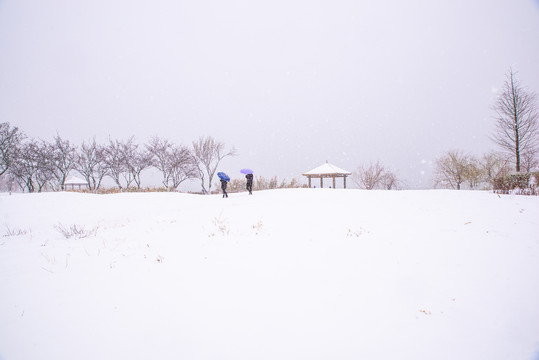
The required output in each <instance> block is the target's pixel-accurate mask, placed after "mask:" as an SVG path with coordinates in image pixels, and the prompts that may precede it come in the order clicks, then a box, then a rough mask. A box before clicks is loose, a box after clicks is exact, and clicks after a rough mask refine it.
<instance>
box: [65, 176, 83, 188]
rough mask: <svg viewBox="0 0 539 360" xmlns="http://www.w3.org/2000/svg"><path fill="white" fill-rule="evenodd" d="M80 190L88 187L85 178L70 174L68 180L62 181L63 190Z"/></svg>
mask: <svg viewBox="0 0 539 360" xmlns="http://www.w3.org/2000/svg"><path fill="white" fill-rule="evenodd" d="M76 189H78V190H82V189H88V183H87V182H86V180H83V179H81V178H78V177H76V176H72V177H71V178H70V179H69V180H66V182H65V183H64V190H76Z"/></svg>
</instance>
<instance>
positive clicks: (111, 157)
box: [104, 138, 132, 191]
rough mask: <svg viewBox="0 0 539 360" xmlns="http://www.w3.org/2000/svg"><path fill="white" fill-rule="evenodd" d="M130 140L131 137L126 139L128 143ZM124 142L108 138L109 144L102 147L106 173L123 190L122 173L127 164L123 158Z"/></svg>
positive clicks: (125, 169)
mask: <svg viewBox="0 0 539 360" xmlns="http://www.w3.org/2000/svg"><path fill="white" fill-rule="evenodd" d="M131 141H132V138H131V139H129V140H128V143H129V142H131ZM125 147H126V144H125V143H122V142H121V141H118V140H114V141H113V140H110V139H109V145H108V146H106V147H105V149H104V155H105V157H104V161H105V164H106V165H107V168H108V173H107V175H108V176H109V177H111V178H112V180H114V182H115V183H116V185H117V186H118V188H119V189H120V191H123V189H124V187H123V185H122V182H121V178H122V175H123V174H124V173H125V172H127V164H126V160H125V153H124V149H125ZM127 186H129V179H128V180H127Z"/></svg>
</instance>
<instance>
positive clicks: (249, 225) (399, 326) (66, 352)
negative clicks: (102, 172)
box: [0, 189, 539, 360]
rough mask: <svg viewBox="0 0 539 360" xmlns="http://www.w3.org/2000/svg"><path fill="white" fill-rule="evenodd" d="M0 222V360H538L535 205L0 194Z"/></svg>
mask: <svg viewBox="0 0 539 360" xmlns="http://www.w3.org/2000/svg"><path fill="white" fill-rule="evenodd" d="M0 221H1V226H3V227H4V228H5V232H4V233H3V234H2V235H3V237H0V359H2V360H8V359H9V360H12V359H15V360H16V359H155V358H159V359H294V360H296V359H414V360H417V359H489V360H493V359H494V360H495V359H529V360H532V359H533V360H536V359H537V358H538V357H539V306H537V304H539V286H538V284H539V237H538V236H537V234H538V231H539V198H538V197H525V196H513V195H506V196H498V195H495V194H492V193H488V192H471V191H445V190H429V191H427V190H424V191H399V192H397V191H362V190H344V189H288V190H273V191H263V192H255V193H254V195H252V196H249V195H247V193H238V194H231V195H230V198H228V199H223V198H221V196H220V195H212V196H201V195H190V194H180V193H126V194H116V195H93V194H80V193H42V194H13V195H11V196H9V195H7V194H0ZM73 227H75V228H76V229H78V230H81V231H82V230H84V231H87V232H89V233H90V236H89V237H83V238H78V237H70V238H66V237H65V236H64V235H63V234H62V232H61V229H63V230H64V231H66V230H69V229H72V228H73ZM92 231H96V232H95V233H93V234H92ZM0 234H1V233H0Z"/></svg>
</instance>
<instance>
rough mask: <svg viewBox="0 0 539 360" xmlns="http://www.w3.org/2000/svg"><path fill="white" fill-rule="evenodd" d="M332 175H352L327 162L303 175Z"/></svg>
mask: <svg viewBox="0 0 539 360" xmlns="http://www.w3.org/2000/svg"><path fill="white" fill-rule="evenodd" d="M330 174H343V175H350V174H352V173H351V172H349V171H346V170H343V169H341V168H339V167H337V166H335V165H333V164H330V163H328V162H327V161H326V163H325V164H322V165H320V166H319V167H316V168H314V169H312V170H309V171H307V172H306V173H304V174H303V175H330Z"/></svg>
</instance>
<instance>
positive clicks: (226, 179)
mask: <svg viewBox="0 0 539 360" xmlns="http://www.w3.org/2000/svg"><path fill="white" fill-rule="evenodd" d="M217 176H219V179H221V190H223V197H224V198H225V197H228V194H227V192H226V186H227V185H228V182H229V181H230V177H229V176H228V175H227V174H225V173H224V172H218V173H217Z"/></svg>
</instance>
